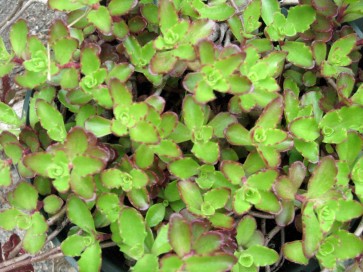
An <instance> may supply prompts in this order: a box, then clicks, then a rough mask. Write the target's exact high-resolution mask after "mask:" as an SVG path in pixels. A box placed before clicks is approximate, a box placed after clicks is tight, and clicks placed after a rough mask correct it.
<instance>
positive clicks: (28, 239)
mask: <svg viewBox="0 0 363 272" xmlns="http://www.w3.org/2000/svg"><path fill="white" fill-rule="evenodd" d="M46 238H47V235H46V234H40V235H34V234H32V232H31V230H28V231H27V233H26V234H25V236H24V239H23V248H24V249H25V250H26V251H27V252H28V253H30V254H32V255H34V254H35V253H38V252H39V251H40V250H41V249H42V248H43V246H44V244H45V240H46Z"/></svg>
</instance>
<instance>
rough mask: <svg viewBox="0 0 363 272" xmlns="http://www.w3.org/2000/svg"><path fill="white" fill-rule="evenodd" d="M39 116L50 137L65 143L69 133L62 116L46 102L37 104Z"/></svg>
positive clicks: (39, 101) (41, 101) (40, 101)
mask: <svg viewBox="0 0 363 272" xmlns="http://www.w3.org/2000/svg"><path fill="white" fill-rule="evenodd" d="M36 109H37V116H38V118H39V120H40V123H41V125H42V127H43V128H45V129H46V130H47V133H48V135H49V137H50V138H51V139H53V140H55V141H64V140H65V138H66V136H67V132H66V128H65V126H64V121H63V116H62V114H61V113H60V112H59V111H58V110H56V109H55V108H54V107H53V106H51V105H50V104H48V103H47V102H45V101H44V100H38V101H37V102H36Z"/></svg>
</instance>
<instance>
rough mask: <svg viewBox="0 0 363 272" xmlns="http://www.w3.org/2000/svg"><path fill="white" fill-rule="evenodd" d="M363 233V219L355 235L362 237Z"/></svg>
mask: <svg viewBox="0 0 363 272" xmlns="http://www.w3.org/2000/svg"><path fill="white" fill-rule="evenodd" d="M362 232H363V218H362V219H361V220H360V222H359V225H358V227H357V229H356V230H355V232H354V235H355V236H358V237H360V236H361V235H362Z"/></svg>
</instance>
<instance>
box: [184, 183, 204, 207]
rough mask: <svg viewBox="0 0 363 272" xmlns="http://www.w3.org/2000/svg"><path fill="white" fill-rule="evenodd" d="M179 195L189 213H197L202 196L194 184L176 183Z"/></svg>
mask: <svg viewBox="0 0 363 272" xmlns="http://www.w3.org/2000/svg"><path fill="white" fill-rule="evenodd" d="M178 187H179V192H180V195H181V197H182V199H183V201H184V203H185V204H186V205H187V207H188V209H189V210H190V211H191V212H196V213H199V211H200V208H201V205H202V203H203V198H202V194H201V192H200V191H199V187H198V185H197V184H196V183H194V182H191V181H187V180H183V181H180V182H179V183H178Z"/></svg>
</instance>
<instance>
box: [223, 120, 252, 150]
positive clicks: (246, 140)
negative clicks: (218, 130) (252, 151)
mask: <svg viewBox="0 0 363 272" xmlns="http://www.w3.org/2000/svg"><path fill="white" fill-rule="evenodd" d="M224 134H225V136H226V138H227V141H228V142H229V143H230V144H232V145H242V146H243V145H252V142H251V139H250V132H249V131H248V130H247V129H245V128H244V127H243V126H242V125H241V124H239V123H235V124H231V125H230V126H228V127H227V128H226V130H225V132H224Z"/></svg>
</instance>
